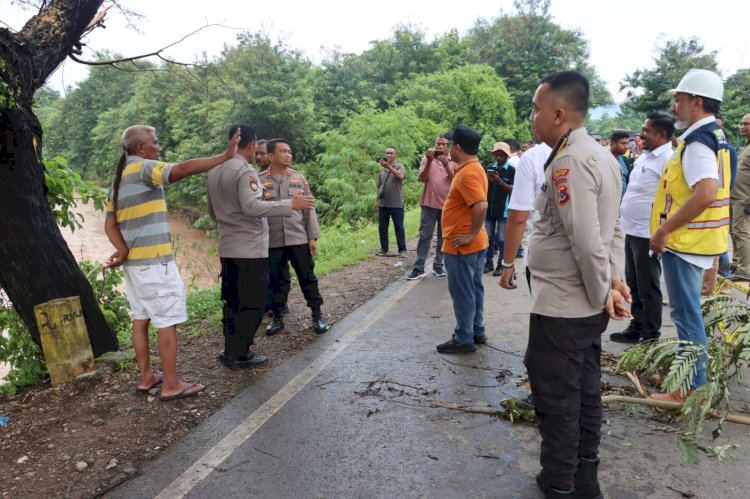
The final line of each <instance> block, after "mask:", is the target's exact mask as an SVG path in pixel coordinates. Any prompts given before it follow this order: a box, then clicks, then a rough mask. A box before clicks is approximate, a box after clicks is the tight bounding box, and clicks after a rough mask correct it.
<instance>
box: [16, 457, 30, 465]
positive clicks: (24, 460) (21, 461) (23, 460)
mask: <svg viewBox="0 0 750 499" xmlns="http://www.w3.org/2000/svg"><path fill="white" fill-rule="evenodd" d="M27 462H29V456H21V457H19V458H18V459H17V460H16V464H26V463H27Z"/></svg>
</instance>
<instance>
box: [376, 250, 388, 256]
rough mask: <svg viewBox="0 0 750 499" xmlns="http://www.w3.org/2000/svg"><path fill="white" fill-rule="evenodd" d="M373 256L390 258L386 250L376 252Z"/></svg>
mask: <svg viewBox="0 0 750 499" xmlns="http://www.w3.org/2000/svg"><path fill="white" fill-rule="evenodd" d="M375 256H391V254H390V253H388V250H378V251H376V252H375Z"/></svg>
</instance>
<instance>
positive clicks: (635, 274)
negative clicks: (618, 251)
mask: <svg viewBox="0 0 750 499" xmlns="http://www.w3.org/2000/svg"><path fill="white" fill-rule="evenodd" d="M648 243H649V240H648V239H647V238H644V237H636V236H630V235H626V236H625V280H626V281H627V283H628V286H629V287H630V294H631V295H632V297H633V305H632V306H631V308H630V312H631V313H632V314H633V323H634V324H635V326H636V327H637V328H638V329H639V331H641V335H642V336H643V337H644V338H646V339H650V338H658V337H659V329H661V311H662V295H661V284H660V283H659V280H660V278H661V263H659V260H660V257H659V254H658V253H654V254H653V255H652V256H649V254H648V253H649V248H648Z"/></svg>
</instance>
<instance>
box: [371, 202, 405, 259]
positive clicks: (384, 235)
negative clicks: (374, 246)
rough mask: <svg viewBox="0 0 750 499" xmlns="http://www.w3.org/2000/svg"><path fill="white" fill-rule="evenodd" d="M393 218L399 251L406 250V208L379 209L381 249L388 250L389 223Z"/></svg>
mask: <svg viewBox="0 0 750 499" xmlns="http://www.w3.org/2000/svg"><path fill="white" fill-rule="evenodd" d="M391 218H392V219H393V230H394V231H395V232H396V244H398V251H399V252H401V251H406V233H405V232H404V209H403V207H402V208H385V207H381V208H379V209H378V231H379V232H380V249H382V250H383V251H388V225H389V223H390V219H391Z"/></svg>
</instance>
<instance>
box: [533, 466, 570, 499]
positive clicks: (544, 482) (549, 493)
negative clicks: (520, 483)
mask: <svg viewBox="0 0 750 499" xmlns="http://www.w3.org/2000/svg"><path fill="white" fill-rule="evenodd" d="M536 484H537V485H538V486H539V488H540V489H542V492H544V497H545V499H552V498H554V497H573V489H570V490H560V489H558V488H557V487H554V486H552V484H551V483H549V480H548V479H547V474H546V473H545V472H544V470H542V471H540V472H539V473H537V475H536Z"/></svg>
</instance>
